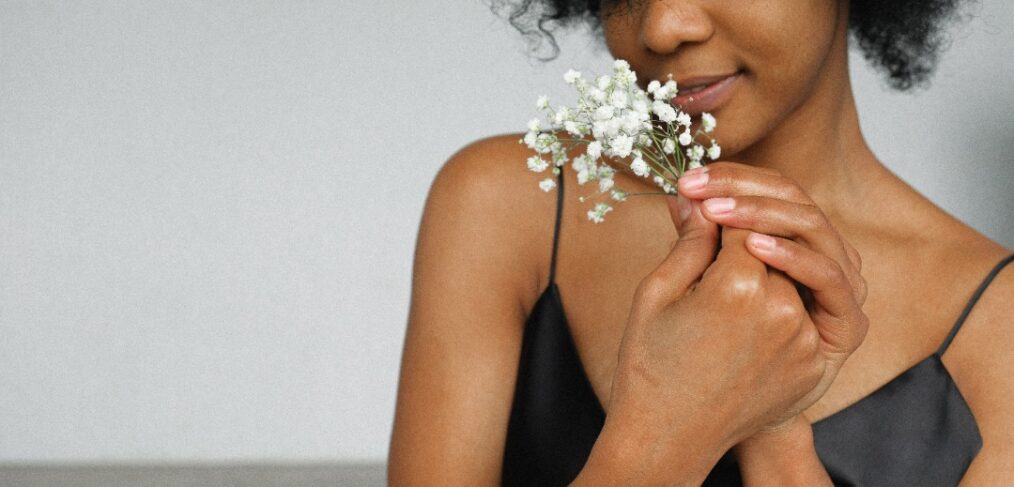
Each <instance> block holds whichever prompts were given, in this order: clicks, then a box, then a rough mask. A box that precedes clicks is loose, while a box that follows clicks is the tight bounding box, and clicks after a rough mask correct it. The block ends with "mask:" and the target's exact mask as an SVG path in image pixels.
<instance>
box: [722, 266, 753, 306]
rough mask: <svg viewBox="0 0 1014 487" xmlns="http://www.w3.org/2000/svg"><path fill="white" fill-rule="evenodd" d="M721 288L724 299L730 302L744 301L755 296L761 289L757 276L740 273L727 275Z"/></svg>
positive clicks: (735, 272)
mask: <svg viewBox="0 0 1014 487" xmlns="http://www.w3.org/2000/svg"><path fill="white" fill-rule="evenodd" d="M724 280H725V285H724V286H722V294H723V296H724V297H726V298H728V299H732V300H738V299H746V298H751V297H754V296H757V295H759V294H760V292H761V289H762V282H761V279H760V277H759V276H757V275H752V274H749V273H746V272H742V271H734V272H731V273H729V274H728V275H727V276H726V278H725V279H724Z"/></svg>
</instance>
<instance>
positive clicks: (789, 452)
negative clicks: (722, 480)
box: [733, 416, 834, 487]
mask: <svg viewBox="0 0 1014 487" xmlns="http://www.w3.org/2000/svg"><path fill="white" fill-rule="evenodd" d="M733 452H734V454H735V455H736V460H737V462H738V463H739V470H740V473H741V474H742V476H743V485H745V486H747V487H767V486H778V487H782V486H827V487H833V486H834V483H833V482H831V477H830V476H829V475H828V473H827V470H826V469H825V468H824V464H823V463H821V461H820V458H819V457H817V450H816V449H815V448H814V445H813V428H812V427H811V426H810V423H809V422H808V421H807V420H806V419H804V418H803V417H802V416H796V419H795V420H794V422H793V425H792V427H791V428H788V429H786V430H783V431H781V432H778V433H765V434H755V435H754V436H751V437H749V438H747V439H745V440H743V441H742V442H741V443H739V444H737V445H736V446H735V447H733Z"/></svg>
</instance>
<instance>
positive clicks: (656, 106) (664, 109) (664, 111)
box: [651, 100, 676, 123]
mask: <svg viewBox="0 0 1014 487" xmlns="http://www.w3.org/2000/svg"><path fill="white" fill-rule="evenodd" d="M651 111H652V112H654V113H655V115H658V119H659V120H661V121H663V122H666V123H672V122H674V121H676V109H675V108H673V106H672V105H670V104H668V103H666V102H664V101H659V100H655V101H654V102H652V104H651Z"/></svg>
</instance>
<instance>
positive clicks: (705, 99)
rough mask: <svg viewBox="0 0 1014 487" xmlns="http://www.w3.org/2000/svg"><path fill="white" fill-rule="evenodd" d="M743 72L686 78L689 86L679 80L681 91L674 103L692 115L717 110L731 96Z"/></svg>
mask: <svg viewBox="0 0 1014 487" xmlns="http://www.w3.org/2000/svg"><path fill="white" fill-rule="evenodd" d="M742 74H743V72H742V71H737V72H735V73H733V74H731V75H725V76H712V77H709V78H703V77H701V78H692V79H688V80H684V83H686V84H688V85H690V86H688V87H687V88H683V87H681V86H680V84H679V82H677V83H676V86H677V88H678V89H679V91H678V93H677V95H676V96H675V97H674V98H673V99H672V103H673V104H674V105H678V106H679V107H680V109H681V110H683V111H684V112H686V113H687V114H688V115H690V116H695V115H699V114H701V113H702V112H707V111H712V110H715V109H717V108H718V107H719V106H721V105H722V104H723V103H725V101H726V100H727V99H728V98H729V97H730V96H731V94H732V92H733V91H734V89H735V87H736V85H737V84H738V83H737V82H738V81H739V79H740V78H741V77H742Z"/></svg>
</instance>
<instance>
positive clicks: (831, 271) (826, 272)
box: [820, 259, 851, 287]
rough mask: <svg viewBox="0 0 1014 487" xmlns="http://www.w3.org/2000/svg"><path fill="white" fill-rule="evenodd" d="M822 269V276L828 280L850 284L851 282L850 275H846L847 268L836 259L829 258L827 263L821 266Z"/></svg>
mask: <svg viewBox="0 0 1014 487" xmlns="http://www.w3.org/2000/svg"><path fill="white" fill-rule="evenodd" d="M820 271H821V274H822V276H821V277H823V278H824V280H825V281H827V282H831V283H838V284H840V283H845V284H848V282H849V280H848V277H847V276H846V275H845V270H844V269H842V267H841V265H840V264H838V263H837V262H835V261H834V260H831V259H827V263H826V264H824V265H823V266H821V267H820ZM849 287H851V284H849Z"/></svg>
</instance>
